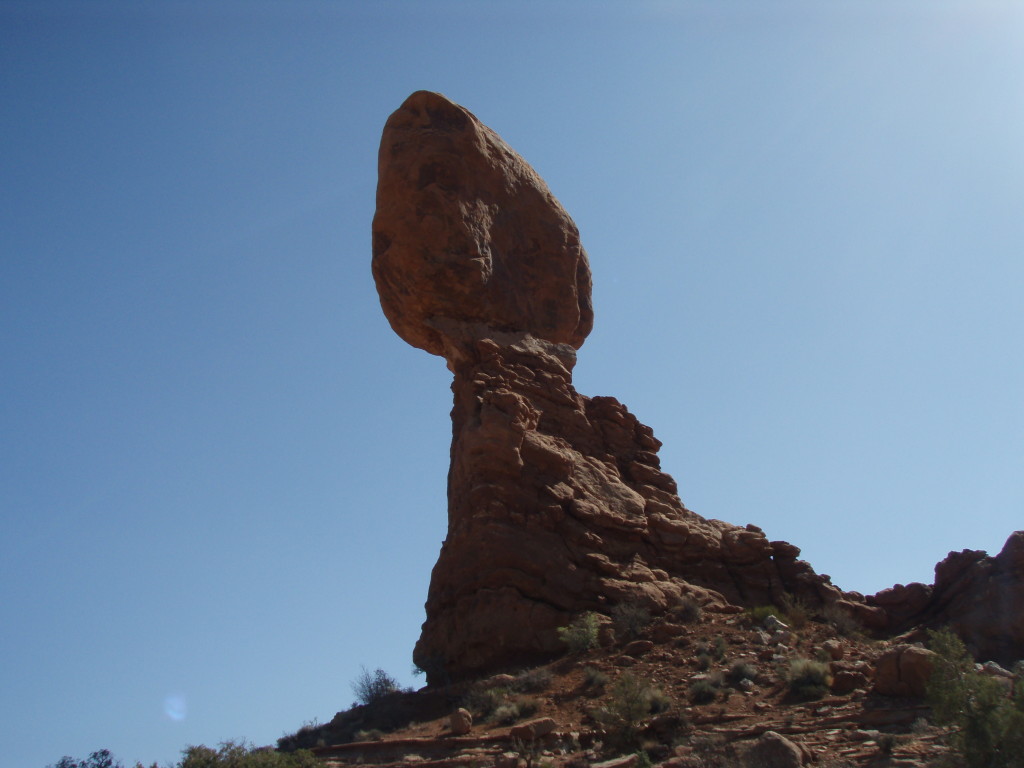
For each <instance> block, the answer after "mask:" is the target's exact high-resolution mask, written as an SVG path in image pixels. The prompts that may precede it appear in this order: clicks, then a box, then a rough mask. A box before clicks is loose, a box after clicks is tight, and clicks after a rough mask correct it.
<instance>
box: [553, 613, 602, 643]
mask: <svg viewBox="0 0 1024 768" xmlns="http://www.w3.org/2000/svg"><path fill="white" fill-rule="evenodd" d="M599 627H600V625H599V623H598V619H597V614H596V613H593V612H588V613H584V614H582V615H581V616H577V617H576V619H575V620H574V621H573V622H572V624H570V625H569V626H567V627H559V628H558V639H559V640H561V641H562V642H563V643H565V645H566V646H567V647H568V649H569V653H585V652H586V651H589V650H590V649H591V648H596V647H597V631H598V629H599Z"/></svg>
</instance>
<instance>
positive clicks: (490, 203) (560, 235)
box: [373, 91, 594, 358]
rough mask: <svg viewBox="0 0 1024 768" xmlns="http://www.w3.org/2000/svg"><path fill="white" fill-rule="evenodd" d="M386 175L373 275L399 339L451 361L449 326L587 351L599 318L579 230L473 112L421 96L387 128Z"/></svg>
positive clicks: (380, 190)
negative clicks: (520, 334)
mask: <svg viewBox="0 0 1024 768" xmlns="http://www.w3.org/2000/svg"><path fill="white" fill-rule="evenodd" d="M378 174H379V178H378V182H377V211H376V214H375V215H374V219H373V276H374V279H375V280H376V283H377V291H378V293H379V294H380V301H381V306H382V307H383V308H384V314H385V315H386V316H387V318H388V320H389V321H390V323H391V327H392V328H394V329H395V332H396V333H397V334H398V335H399V336H401V337H402V338H403V339H405V340H406V341H407V342H409V343H410V344H412V345H413V346H414V347H419V348H421V349H425V350H427V351H428V352H431V353H433V354H435V355H444V356H446V357H449V358H450V357H451V356H452V355H453V354H457V350H456V349H453V348H451V347H450V346H446V344H445V339H446V336H447V334H448V333H449V330H450V329H448V328H440V327H438V323H439V322H441V321H446V320H447V321H450V320H455V321H458V322H459V323H467V322H468V323H482V324H483V325H485V326H488V327H492V328H498V329H503V330H515V331H526V332H528V333H530V334H532V335H534V336H536V337H538V338H541V339H547V340H548V341H554V342H560V343H565V344H571V345H572V346H573V347H577V348H578V347H579V346H580V345H581V344H582V343H583V340H584V339H585V338H586V336H587V334H588V333H590V328H591V326H592V325H593V320H594V316H593V311H592V310H591V306H590V265H589V263H588V262H587V255H586V253H585V252H584V250H583V247H582V246H581V245H580V236H579V231H578V230H577V229H576V225H575V224H574V223H573V221H572V219H570V218H569V215H568V214H567V213H566V212H565V210H563V208H562V206H561V205H560V204H559V203H558V201H557V200H555V198H554V196H553V195H552V194H551V192H550V190H548V187H547V185H546V184H545V183H544V181H543V180H542V179H541V178H540V177H539V176H538V175H537V174H536V173H535V172H534V170H533V169H532V168H531V167H530V166H529V165H528V164H527V163H526V162H525V161H524V160H523V159H522V158H521V157H519V155H517V154H516V153H515V152H513V151H512V149H511V148H510V147H509V146H508V145H507V144H506V143H505V142H504V141H502V140H501V137H499V136H498V134H496V133H495V132H494V131H492V130H491V129H490V128H488V127H487V126H485V125H483V124H482V123H481V122H480V121H479V120H477V119H476V117H475V116H474V115H473V114H472V113H471V112H469V110H467V109H464V108H463V107H460V106H459V105H457V104H453V103H452V102H450V101H448V99H446V98H445V97H444V96H441V95H440V94H437V93H430V92H428V91H417V92H416V93H414V94H412V96H410V97H409V98H408V99H406V100H405V103H404V104H402V106H401V107H400V108H399V109H398V110H396V111H395V113H394V114H392V115H391V117H390V118H389V119H388V121H387V124H386V125H385V126H384V135H383V137H382V138H381V144H380V156H379V164H378Z"/></svg>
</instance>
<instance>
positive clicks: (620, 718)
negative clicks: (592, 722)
mask: <svg viewBox="0 0 1024 768" xmlns="http://www.w3.org/2000/svg"><path fill="white" fill-rule="evenodd" d="M670 706H671V703H670V702H669V701H668V699H667V697H665V696H664V694H662V693H661V692H660V691H657V690H655V689H654V688H653V687H652V686H651V684H650V683H649V682H647V681H646V680H643V679H642V678H639V677H637V676H636V675H634V674H632V673H630V672H623V673H622V674H621V675H620V676H619V679H618V680H616V681H615V685H613V686H612V689H611V698H610V699H609V701H608V703H607V704H606V705H605V706H604V708H603V709H601V710H600V711H598V712H597V713H595V717H596V719H597V720H598V721H599V722H601V723H603V724H604V725H605V727H606V728H608V729H609V733H610V735H611V739H612V741H613V742H616V743H617V745H618V746H621V747H629V746H636V743H637V738H638V735H639V732H638V730H637V726H638V725H639V724H640V721H641V720H643V719H644V718H645V717H647V715H649V714H651V713H652V711H654V709H655V708H659V709H658V711H664V710H665V709H668V708H669V707H670Z"/></svg>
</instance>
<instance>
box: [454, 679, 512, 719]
mask: <svg viewBox="0 0 1024 768" xmlns="http://www.w3.org/2000/svg"><path fill="white" fill-rule="evenodd" d="M507 700H508V689H507V688H487V687H484V686H482V685H476V686H473V687H472V688H470V689H469V692H468V693H466V696H465V697H464V698H463V700H462V706H464V707H465V708H466V709H468V710H469V711H470V712H472V713H473V717H475V718H478V719H480V720H486V719H487V718H489V717H490V716H491V715H492V714H494V711H495V710H496V709H498V707H500V706H501V705H502V704H504V703H505V702H506V701H507Z"/></svg>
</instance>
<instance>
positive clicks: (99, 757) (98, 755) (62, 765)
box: [47, 749, 124, 768]
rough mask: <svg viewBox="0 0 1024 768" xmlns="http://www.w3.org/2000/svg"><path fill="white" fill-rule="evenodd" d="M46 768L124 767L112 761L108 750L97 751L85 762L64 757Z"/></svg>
mask: <svg viewBox="0 0 1024 768" xmlns="http://www.w3.org/2000/svg"><path fill="white" fill-rule="evenodd" d="M47 768H124V765H123V764H122V763H121V762H120V761H118V760H115V759H114V756H113V755H112V754H111V753H110V750H109V749H98V750H96V751H95V752H93V753H91V754H90V755H89V757H87V758H86V759H85V760H75V759H74V758H73V757H70V756H69V755H65V756H64V757H62V758H61V759H60V760H58V761H57V762H56V763H54V764H52V765H49V766H47Z"/></svg>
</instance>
